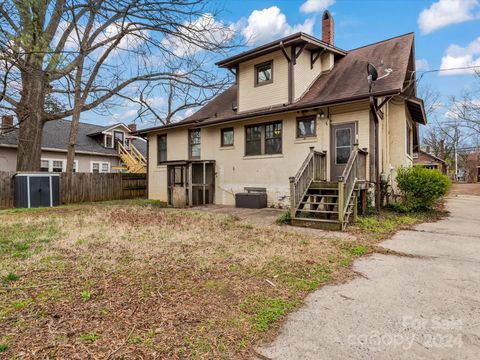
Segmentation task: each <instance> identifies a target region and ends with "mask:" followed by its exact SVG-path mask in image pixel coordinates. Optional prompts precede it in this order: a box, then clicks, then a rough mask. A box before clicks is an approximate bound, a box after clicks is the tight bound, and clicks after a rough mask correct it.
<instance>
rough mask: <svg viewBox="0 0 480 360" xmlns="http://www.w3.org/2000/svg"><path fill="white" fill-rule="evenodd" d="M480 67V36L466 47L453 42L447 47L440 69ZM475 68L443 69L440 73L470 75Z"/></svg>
mask: <svg viewBox="0 0 480 360" xmlns="http://www.w3.org/2000/svg"><path fill="white" fill-rule="evenodd" d="M471 66H479V67H480V37H478V38H477V39H475V40H473V41H472V42H471V43H470V44H468V45H467V46H466V47H461V46H459V45H456V44H452V45H450V46H449V47H448V48H447V51H446V53H445V55H444V56H443V57H442V63H441V65H440V69H452V68H460V67H471ZM473 72H474V69H459V70H452V71H441V72H440V75H470V74H473Z"/></svg>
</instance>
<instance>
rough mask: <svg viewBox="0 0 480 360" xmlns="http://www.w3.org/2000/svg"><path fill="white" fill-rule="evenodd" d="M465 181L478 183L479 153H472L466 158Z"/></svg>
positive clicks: (479, 170)
mask: <svg viewBox="0 0 480 360" xmlns="http://www.w3.org/2000/svg"><path fill="white" fill-rule="evenodd" d="M466 167H467V169H466V170H467V171H466V173H467V174H466V179H465V180H466V181H468V182H473V183H475V182H480V151H476V152H472V153H471V154H468V156H467V164H466Z"/></svg>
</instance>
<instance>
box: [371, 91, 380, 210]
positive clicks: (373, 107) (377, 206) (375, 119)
mask: <svg viewBox="0 0 480 360" xmlns="http://www.w3.org/2000/svg"><path fill="white" fill-rule="evenodd" d="M370 113H371V114H372V116H373V123H374V126H375V128H374V136H375V148H374V151H373V153H374V156H375V165H374V166H375V172H374V178H375V209H376V210H377V211H380V201H381V199H380V190H381V188H380V172H379V169H378V168H379V163H380V162H379V158H380V156H379V144H378V142H379V139H378V124H379V120H378V114H377V99H375V98H374V97H373V95H370Z"/></svg>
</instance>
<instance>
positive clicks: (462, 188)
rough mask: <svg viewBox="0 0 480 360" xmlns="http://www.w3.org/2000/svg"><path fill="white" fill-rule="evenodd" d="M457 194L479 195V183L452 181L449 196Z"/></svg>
mask: <svg viewBox="0 0 480 360" xmlns="http://www.w3.org/2000/svg"><path fill="white" fill-rule="evenodd" d="M458 195H473V196H480V183H454V184H453V185H452V189H451V190H450V196H458Z"/></svg>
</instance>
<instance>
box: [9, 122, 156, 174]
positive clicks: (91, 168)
mask: <svg viewBox="0 0 480 360" xmlns="http://www.w3.org/2000/svg"><path fill="white" fill-rule="evenodd" d="M70 125H71V122H70V121H68V120H54V121H48V122H47V123H46V124H45V126H44V129H43V137H42V154H41V171H45V172H47V171H48V172H64V171H65V170H66V165H67V145H68V138H69V133H70ZM1 129H2V130H1V131H0V171H15V169H16V164H17V145H18V135H19V130H18V129H14V128H13V116H3V117H2V126H1ZM133 131H136V128H135V127H134V125H130V127H127V126H126V125H124V124H115V125H111V126H99V125H93V124H86V123H80V124H79V126H78V136H77V144H76V146H75V162H74V171H76V172H93V173H109V172H118V171H128V169H127V166H126V165H125V162H126V161H128V159H127V160H125V159H123V160H122V158H121V156H122V154H123V153H122V151H123V150H122V149H124V150H125V152H128V153H130V152H132V151H135V150H133V149H134V148H135V149H138V151H139V152H140V153H141V154H142V156H145V155H146V142H145V140H144V139H142V138H139V137H137V136H133V135H132V132H133ZM119 148H120V149H119ZM125 156H126V155H124V156H123V157H125ZM144 165H145V164H144ZM143 168H144V169H145V166H143Z"/></svg>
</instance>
